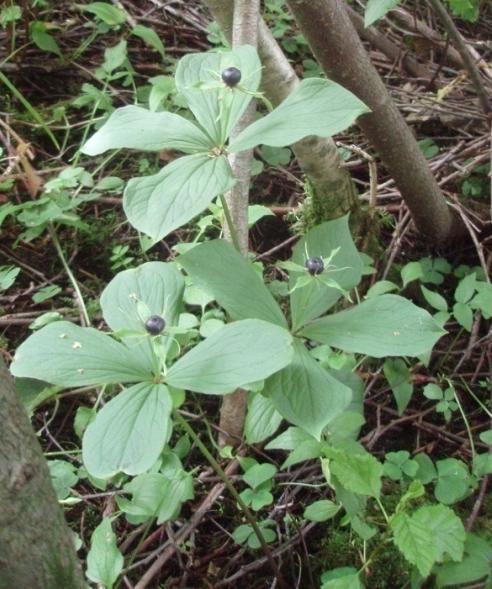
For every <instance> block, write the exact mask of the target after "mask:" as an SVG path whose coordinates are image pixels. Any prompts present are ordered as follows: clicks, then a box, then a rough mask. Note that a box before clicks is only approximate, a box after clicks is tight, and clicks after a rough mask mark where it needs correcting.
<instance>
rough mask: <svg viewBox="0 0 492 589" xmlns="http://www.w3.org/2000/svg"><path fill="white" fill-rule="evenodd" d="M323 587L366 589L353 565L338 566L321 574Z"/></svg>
mask: <svg viewBox="0 0 492 589" xmlns="http://www.w3.org/2000/svg"><path fill="white" fill-rule="evenodd" d="M321 582H322V583H323V584H322V586H321V589H364V588H363V585H362V583H361V582H360V580H359V573H358V572H357V569H354V568H353V567H338V568H336V569H333V570H331V571H326V572H325V573H323V575H322V576H321Z"/></svg>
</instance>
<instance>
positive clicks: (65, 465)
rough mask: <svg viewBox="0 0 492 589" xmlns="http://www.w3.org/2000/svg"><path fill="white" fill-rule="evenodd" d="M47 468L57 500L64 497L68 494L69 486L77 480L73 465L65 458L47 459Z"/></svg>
mask: <svg viewBox="0 0 492 589" xmlns="http://www.w3.org/2000/svg"><path fill="white" fill-rule="evenodd" d="M48 468H49V469H50V476H51V484H52V485H53V488H54V489H55V492H56V496H57V498H58V500H63V499H66V498H67V497H68V496H69V495H70V487H74V486H75V485H76V484H77V482H78V480H79V477H78V476H77V474H76V472H75V466H74V465H73V464H71V463H70V462H67V461H66V460H48Z"/></svg>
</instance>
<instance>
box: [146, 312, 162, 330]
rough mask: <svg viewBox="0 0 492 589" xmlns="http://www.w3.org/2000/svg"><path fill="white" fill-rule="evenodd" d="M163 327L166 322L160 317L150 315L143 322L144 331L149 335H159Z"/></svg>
mask: <svg viewBox="0 0 492 589" xmlns="http://www.w3.org/2000/svg"><path fill="white" fill-rule="evenodd" d="M164 327H166V322H165V321H164V319H163V318H162V317H161V316H160V315H151V316H150V317H149V318H148V319H147V321H146V322H145V329H146V330H147V333H150V335H159V334H160V333H162V331H163V329H164Z"/></svg>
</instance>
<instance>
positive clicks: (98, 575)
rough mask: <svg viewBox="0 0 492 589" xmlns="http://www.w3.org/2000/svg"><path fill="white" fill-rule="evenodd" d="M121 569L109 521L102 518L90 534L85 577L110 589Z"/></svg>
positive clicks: (119, 556) (119, 555)
mask: <svg viewBox="0 0 492 589" xmlns="http://www.w3.org/2000/svg"><path fill="white" fill-rule="evenodd" d="M122 569H123V556H122V554H121V553H120V551H119V550H118V547H117V546H116V534H115V533H114V532H113V530H112V528H111V519H110V518H104V519H103V520H102V522H101V523H100V524H99V525H98V526H97V528H96V529H95V530H94V532H93V534H92V538H91V549H90V550H89V554H88V555H87V577H88V578H89V579H90V580H91V581H93V582H94V583H102V584H103V585H104V586H105V587H107V588H108V589H112V587H113V585H114V583H115V581H116V579H117V578H118V575H119V574H120V572H121V571H122Z"/></svg>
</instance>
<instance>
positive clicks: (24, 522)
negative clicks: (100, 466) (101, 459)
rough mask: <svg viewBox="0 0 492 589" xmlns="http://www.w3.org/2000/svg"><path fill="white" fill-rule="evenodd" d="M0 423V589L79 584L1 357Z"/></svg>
mask: <svg viewBox="0 0 492 589" xmlns="http://www.w3.org/2000/svg"><path fill="white" fill-rule="evenodd" d="M0 422H1V424H2V425H1V427H0V589H82V588H83V587H85V586H86V585H85V583H84V579H83V576H82V572H81V570H80V566H79V562H78V559H77V555H76V553H75V548H74V543H73V538H72V535H71V533H70V530H69V529H68V527H67V525H66V524H65V521H64V519H63V512H62V510H61V509H60V506H59V505H58V502H57V499H56V495H55V492H54V491H53V488H52V486H51V481H50V475H49V471H48V468H47V466H46V462H45V460H44V457H43V453H42V451H41V448H40V447H39V444H38V441H37V439H36V436H35V434H34V432H33V430H32V427H31V424H30V423H29V419H28V417H27V415H26V413H25V411H24V409H23V407H22V405H21V404H20V401H19V400H18V398H17V395H16V392H15V389H14V386H13V382H12V379H11V377H10V374H9V373H8V371H7V369H6V367H5V365H4V363H3V361H2V360H1V358H0Z"/></svg>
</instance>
